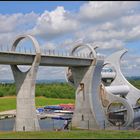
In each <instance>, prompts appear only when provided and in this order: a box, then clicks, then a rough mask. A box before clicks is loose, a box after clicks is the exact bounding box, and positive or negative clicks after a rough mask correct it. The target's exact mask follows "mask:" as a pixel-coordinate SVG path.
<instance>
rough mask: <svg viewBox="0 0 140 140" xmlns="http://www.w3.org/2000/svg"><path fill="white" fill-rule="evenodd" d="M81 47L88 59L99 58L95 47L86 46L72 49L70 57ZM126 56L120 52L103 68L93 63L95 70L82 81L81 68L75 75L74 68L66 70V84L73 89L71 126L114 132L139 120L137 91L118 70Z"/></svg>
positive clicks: (138, 95)
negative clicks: (86, 49)
mask: <svg viewBox="0 0 140 140" xmlns="http://www.w3.org/2000/svg"><path fill="white" fill-rule="evenodd" d="M82 47H86V48H88V49H89V50H90V51H89V52H90V53H89V55H92V56H93V57H94V58H95V59H96V58H97V57H98V56H97V53H96V48H97V47H93V46H91V45H89V44H79V45H77V46H75V47H74V48H73V49H72V51H71V54H72V55H74V52H75V51H76V49H78V48H82ZM126 52H127V50H125V49H123V50H120V51H117V52H115V53H113V54H111V55H110V56H108V57H107V58H105V59H104V62H103V64H102V65H100V64H99V65H98V63H100V62H98V63H97V62H95V63H96V64H95V65H96V67H95V68H93V69H92V68H90V67H89V68H88V71H90V72H89V73H88V72H87V73H88V74H89V75H87V77H86V76H85V75H86V74H85V75H84V76H83V77H82V78H81V79H80V78H79V77H80V75H82V71H80V68H79V71H76V70H75V68H74V67H68V69H67V70H66V77H67V81H68V82H69V83H70V84H71V85H73V86H74V87H75V88H76V99H75V111H74V116H73V118H72V126H74V127H78V128H82V129H104V128H109V127H116V129H117V127H118V126H121V127H122V128H123V129H126V128H127V127H129V126H132V124H133V121H135V120H138V119H139V118H140V110H139V108H140V106H139V105H138V101H139V99H140V90H138V89H137V88H135V87H134V86H133V85H131V84H130V83H129V82H128V81H127V80H126V78H125V77H124V76H123V74H122V72H121V69H120V60H121V58H122V57H123V55H124V54H125V53H126ZM91 69H92V70H91ZM100 72H101V77H100V74H99V73H100ZM78 76H79V77H78ZM88 76H89V77H88ZM87 79H88V80H87Z"/></svg>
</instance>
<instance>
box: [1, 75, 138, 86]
mask: <svg viewBox="0 0 140 140" xmlns="http://www.w3.org/2000/svg"><path fill="white" fill-rule="evenodd" d="M126 79H127V80H140V76H131V77H126ZM14 82H15V81H14V80H0V83H14ZM65 82H67V81H66V79H53V80H36V83H39V84H40V83H65Z"/></svg>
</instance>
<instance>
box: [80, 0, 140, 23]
mask: <svg viewBox="0 0 140 140" xmlns="http://www.w3.org/2000/svg"><path fill="white" fill-rule="evenodd" d="M136 6H138V2H122V1H117V2H114V1H105V2H100V1H91V2H88V3H86V4H84V5H82V6H81V7H80V14H79V16H80V18H81V19H84V20H94V21H95V22H97V21H106V20H110V19H112V18H113V19H115V18H117V17H121V16H122V15H127V14H129V13H131V12H132V11H133V12H134V9H133V8H135V7H136Z"/></svg>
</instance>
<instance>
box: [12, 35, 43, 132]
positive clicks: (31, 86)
mask: <svg viewBox="0 0 140 140" xmlns="http://www.w3.org/2000/svg"><path fill="white" fill-rule="evenodd" d="M24 38H28V39H30V40H31V41H32V43H33V45H34V47H35V50H36V56H35V57H34V58H33V59H34V61H33V63H32V65H31V67H30V69H29V70H28V71H27V72H21V71H20V70H19V68H18V67H17V65H11V69H12V71H13V75H14V79H15V83H16V93H17V108H16V122H15V128H14V130H15V131H39V130H40V126H39V122H38V119H37V115H36V108H35V83H36V75H37V71H38V67H39V63H40V60H41V52H40V48H39V44H38V42H37V41H36V40H35V38H33V37H32V36H30V35H25V36H24V35H23V36H19V37H17V39H16V40H15V41H14V43H13V46H12V51H15V49H16V47H17V45H18V43H19V42H20V41H21V40H23V39H24Z"/></svg>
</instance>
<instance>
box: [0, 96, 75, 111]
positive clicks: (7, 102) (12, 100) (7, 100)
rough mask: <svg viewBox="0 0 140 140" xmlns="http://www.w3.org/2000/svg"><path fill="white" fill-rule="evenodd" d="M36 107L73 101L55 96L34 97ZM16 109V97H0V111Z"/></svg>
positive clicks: (72, 101)
mask: <svg viewBox="0 0 140 140" xmlns="http://www.w3.org/2000/svg"><path fill="white" fill-rule="evenodd" d="M35 101H36V107H40V106H46V105H57V104H63V103H64V104H67V103H74V100H73V99H58V98H57V99H55V98H45V97H36V98H35ZM12 109H16V97H15V96H13V97H0V111H5V110H12Z"/></svg>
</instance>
